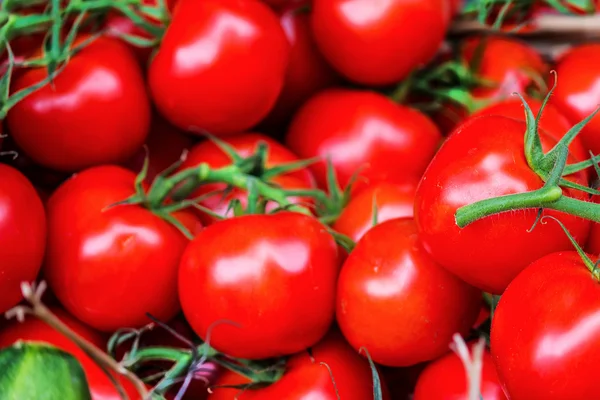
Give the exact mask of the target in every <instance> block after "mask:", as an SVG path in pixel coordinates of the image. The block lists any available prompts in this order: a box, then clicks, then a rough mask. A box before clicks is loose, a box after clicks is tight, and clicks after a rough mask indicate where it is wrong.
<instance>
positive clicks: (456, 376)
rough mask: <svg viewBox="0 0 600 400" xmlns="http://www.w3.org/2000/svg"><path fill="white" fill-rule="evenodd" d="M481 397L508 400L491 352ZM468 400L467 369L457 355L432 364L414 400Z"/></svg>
mask: <svg viewBox="0 0 600 400" xmlns="http://www.w3.org/2000/svg"><path fill="white" fill-rule="evenodd" d="M480 393H481V397H482V398H483V399H485V400H507V397H506V396H505V395H504V392H503V391H502V386H501V385H500V381H499V380H498V374H497V373H496V367H495V366H494V361H493V360H492V356H491V354H490V353H489V351H487V350H486V351H485V352H484V354H483V365H482V370H481V392H480ZM467 396H468V387H467V379H466V375H465V367H464V366H463V363H462V361H461V360H460V358H458V356H457V355H456V354H455V353H448V354H446V355H445V356H443V357H441V358H439V359H437V360H435V361H433V362H431V363H430V364H429V365H428V366H427V367H425V369H424V370H423V372H422V373H421V375H419V379H418V381H417V386H416V388H415V394H414V397H413V399H414V400H433V399H435V400H457V399H466V398H467Z"/></svg>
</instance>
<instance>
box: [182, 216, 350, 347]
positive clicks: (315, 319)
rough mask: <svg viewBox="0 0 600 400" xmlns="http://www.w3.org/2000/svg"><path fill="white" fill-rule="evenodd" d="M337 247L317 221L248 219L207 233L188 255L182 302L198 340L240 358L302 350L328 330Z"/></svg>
mask: <svg viewBox="0 0 600 400" xmlns="http://www.w3.org/2000/svg"><path fill="white" fill-rule="evenodd" d="M338 257H339V255H338V251H337V245H336V243H335V241H334V240H333V238H332V237H331V235H330V234H329V233H328V232H327V230H326V229H325V226H324V225H322V224H321V223H320V222H319V221H317V220H316V219H315V218H313V217H310V216H307V215H303V214H300V213H296V212H280V213H276V214H271V215H245V216H241V217H238V218H232V219H227V220H224V221H220V222H217V223H215V224H213V225H210V226H209V227H207V228H206V229H205V230H204V231H202V232H201V233H200V234H198V236H196V238H195V239H194V240H193V241H192V242H191V243H190V245H189V246H188V248H187V249H186V251H185V253H184V255H183V257H182V260H181V266H180V269H179V299H180V301H181V306H182V308H183V312H184V314H185V316H186V319H187V320H188V322H189V323H190V325H191V327H192V328H193V329H194V331H195V332H196V334H198V335H199V336H200V337H201V338H202V339H204V340H206V339H207V335H208V333H209V331H210V344H211V346H212V347H214V348H215V349H217V350H219V351H222V352H223V353H225V354H227V355H229V356H232V357H237V358H247V359H263V358H270V357H279V356H284V355H288V354H293V353H296V352H299V351H302V350H304V349H306V348H308V347H310V346H312V345H314V344H316V343H317V342H318V341H319V340H320V339H321V338H322V337H323V336H324V335H325V334H326V333H327V331H328V330H329V328H330V326H331V324H332V322H333V319H334V311H335V286H336V281H337V275H338V270H339V265H338V261H339V258H338Z"/></svg>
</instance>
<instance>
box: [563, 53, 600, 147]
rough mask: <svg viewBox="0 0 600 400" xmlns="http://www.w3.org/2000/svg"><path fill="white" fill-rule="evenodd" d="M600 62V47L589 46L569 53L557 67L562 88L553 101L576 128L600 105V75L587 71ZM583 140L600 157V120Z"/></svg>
mask: <svg viewBox="0 0 600 400" xmlns="http://www.w3.org/2000/svg"><path fill="white" fill-rule="evenodd" d="M598 62H600V44H587V45H582V46H577V47H574V48H573V49H571V50H570V51H568V52H567V53H566V54H564V55H563V56H562V57H561V59H560V60H559V61H558V63H557V65H556V72H557V74H558V85H557V86H556V90H555V91H554V95H553V96H552V99H551V101H552V103H553V104H554V105H555V106H556V107H558V108H559V109H560V110H561V111H562V112H563V113H564V114H565V115H566V116H567V118H569V120H570V121H571V123H572V124H576V123H579V122H580V121H581V120H583V119H584V118H586V117H587V116H588V115H590V114H591V113H592V112H593V111H594V110H595V109H596V108H597V107H598V104H599V103H600V71H598V70H597V69H596V68H587V66H589V65H594V64H596V63H598ZM579 136H580V137H581V139H582V141H583V144H584V145H585V147H586V148H587V149H588V150H591V151H592V152H593V153H594V154H600V116H598V115H596V116H595V117H594V118H593V119H592V120H591V121H590V122H589V123H588V124H587V125H586V126H585V128H583V130H582V131H581V134H580V135H579ZM588 158H589V157H588Z"/></svg>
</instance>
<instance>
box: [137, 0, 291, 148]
mask: <svg viewBox="0 0 600 400" xmlns="http://www.w3.org/2000/svg"><path fill="white" fill-rule="evenodd" d="M288 61H289V43H288V41H287V39H286V37H285V34H284V32H283V29H282V28H281V26H280V24H279V21H278V20H277V16H276V15H275V13H274V12H273V11H271V10H270V9H269V8H268V6H267V5H265V4H263V3H261V2H259V1H256V0H204V1H196V0H180V1H179V2H178V3H177V8H176V11H175V12H174V15H173V18H172V20H171V24H170V25H169V27H168V28H167V30H166V33H165V35H164V36H163V38H162V42H161V45H160V47H159V49H158V52H157V53H156V56H155V57H154V58H153V60H152V62H151V63H150V68H149V71H148V83H149V85H150V90H151V92H152V97H153V99H154V102H155V104H156V106H157V107H158V109H159V111H160V112H161V113H162V114H163V115H164V116H165V117H166V118H167V119H168V120H169V121H170V122H171V123H173V124H175V125H176V126H179V127H180V128H182V129H185V130H189V131H192V132H197V133H202V132H203V131H208V132H210V133H212V134H214V135H219V136H221V135H228V134H234V133H241V132H243V131H245V130H247V129H249V128H251V127H252V126H254V125H256V124H257V123H258V122H260V121H261V120H262V119H263V118H264V117H265V116H266V115H267V114H268V113H269V111H271V108H272V107H273V106H274V104H275V101H276V100H277V97H278V96H279V94H280V93H281V89H282V87H283V82H284V79H285V71H286V67H287V64H288Z"/></svg>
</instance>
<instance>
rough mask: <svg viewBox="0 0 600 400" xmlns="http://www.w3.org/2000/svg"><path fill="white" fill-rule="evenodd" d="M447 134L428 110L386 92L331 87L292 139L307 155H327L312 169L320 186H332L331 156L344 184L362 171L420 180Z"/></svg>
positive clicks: (296, 124) (296, 122) (295, 126)
mask: <svg viewBox="0 0 600 400" xmlns="http://www.w3.org/2000/svg"><path fill="white" fill-rule="evenodd" d="M441 139H442V137H441V135H440V133H439V131H438V129H437V128H436V126H435V125H434V124H433V122H431V121H430V120H429V119H428V118H427V117H426V116H425V115H424V114H421V113H420V112H418V111H416V110H413V109H411V108H408V107H405V106H402V105H399V104H396V103H394V102H393V101H392V100H390V99H388V98H386V97H385V96H383V95H381V94H378V93H375V92H370V91H359V90H347V89H330V90H326V91H323V92H321V93H319V94H317V95H316V96H315V97H313V98H312V99H310V100H309V101H308V102H307V103H306V104H305V105H304V106H303V107H302V108H301V109H300V111H299V112H298V114H296V116H295V117H294V119H293V121H292V124H291V126H290V130H289V132H288V134H287V137H286V143H287V145H288V147H289V148H290V149H291V150H292V151H293V152H294V153H296V154H297V155H298V156H300V157H301V158H311V157H321V158H322V159H323V161H321V162H319V163H316V164H313V165H312V166H311V168H312V171H313V173H314V174H315V178H316V180H317V183H318V185H319V186H320V187H321V188H326V186H327V163H326V161H325V160H327V159H328V158H330V159H331V162H332V164H333V167H334V169H335V172H336V173H337V178H338V180H339V183H340V185H342V187H344V186H346V185H347V184H348V182H349V181H350V179H351V178H352V176H353V175H354V174H355V173H356V172H360V175H359V176H360V177H361V178H362V179H366V180H369V179H371V178H381V177H385V178H386V180H388V181H391V182H400V183H402V182H405V181H406V180H407V178H409V179H419V178H420V177H421V175H422V173H423V171H425V168H426V167H427V164H428V163H429V161H430V160H431V158H432V157H433V155H434V154H435V151H436V150H437V148H438V145H439V143H440V141H441Z"/></svg>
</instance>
